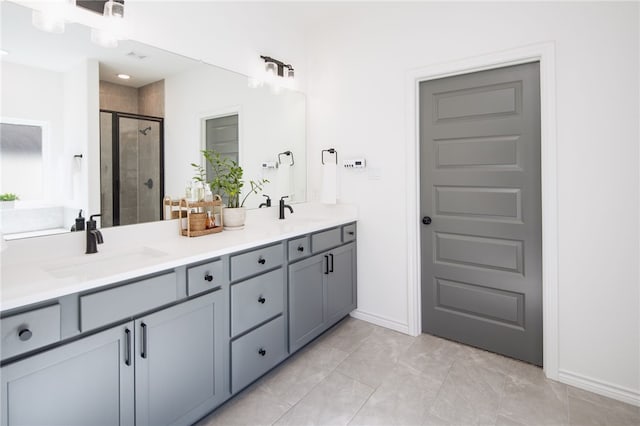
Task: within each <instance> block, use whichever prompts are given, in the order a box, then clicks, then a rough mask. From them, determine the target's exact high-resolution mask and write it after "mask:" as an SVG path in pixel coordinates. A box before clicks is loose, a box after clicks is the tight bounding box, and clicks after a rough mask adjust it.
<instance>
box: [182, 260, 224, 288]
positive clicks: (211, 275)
mask: <svg viewBox="0 0 640 426" xmlns="http://www.w3.org/2000/svg"><path fill="white" fill-rule="evenodd" d="M223 281H224V277H223V275H222V260H220V259H218V260H214V261H213V262H207V263H204V264H202V265H198V266H192V267H190V268H188V269H187V294H188V295H189V296H193V295H194V294H198V293H202V292H203V291H207V290H211V289H214V288H216V287H220V285H221V284H222V282H223Z"/></svg>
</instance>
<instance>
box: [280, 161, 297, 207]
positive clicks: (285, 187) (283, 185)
mask: <svg viewBox="0 0 640 426" xmlns="http://www.w3.org/2000/svg"><path fill="white" fill-rule="evenodd" d="M292 168H293V167H291V165H290V164H280V166H279V167H278V169H277V170H278V171H277V174H276V181H277V183H276V185H277V188H278V198H280V197H283V196H285V195H287V196H288V197H289V201H291V199H292V197H293V191H291V181H292V179H291V172H292V170H291V169H292Z"/></svg>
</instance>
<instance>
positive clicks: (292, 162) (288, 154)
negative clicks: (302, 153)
mask: <svg viewBox="0 0 640 426" xmlns="http://www.w3.org/2000/svg"><path fill="white" fill-rule="evenodd" d="M281 155H286V156H287V157H291V164H289V166H293V165H294V164H295V162H294V161H293V152H291V151H285V152H281V153H280V154H278V164H282V160H280V156H281Z"/></svg>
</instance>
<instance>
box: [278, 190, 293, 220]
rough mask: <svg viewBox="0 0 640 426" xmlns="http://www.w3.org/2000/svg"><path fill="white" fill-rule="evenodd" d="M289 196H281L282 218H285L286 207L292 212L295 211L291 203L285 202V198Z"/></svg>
mask: <svg viewBox="0 0 640 426" xmlns="http://www.w3.org/2000/svg"><path fill="white" fill-rule="evenodd" d="M285 198H289V196H288V195H285V196H284V197H281V198H280V219H284V209H285V208H287V209H289V211H290V212H291V213H293V208H292V207H291V206H290V205H289V204H285V203H284V199H285Z"/></svg>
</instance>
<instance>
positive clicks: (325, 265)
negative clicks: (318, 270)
mask: <svg viewBox="0 0 640 426" xmlns="http://www.w3.org/2000/svg"><path fill="white" fill-rule="evenodd" d="M324 274H325V275H329V256H327V255H326V254H325V255H324Z"/></svg>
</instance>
